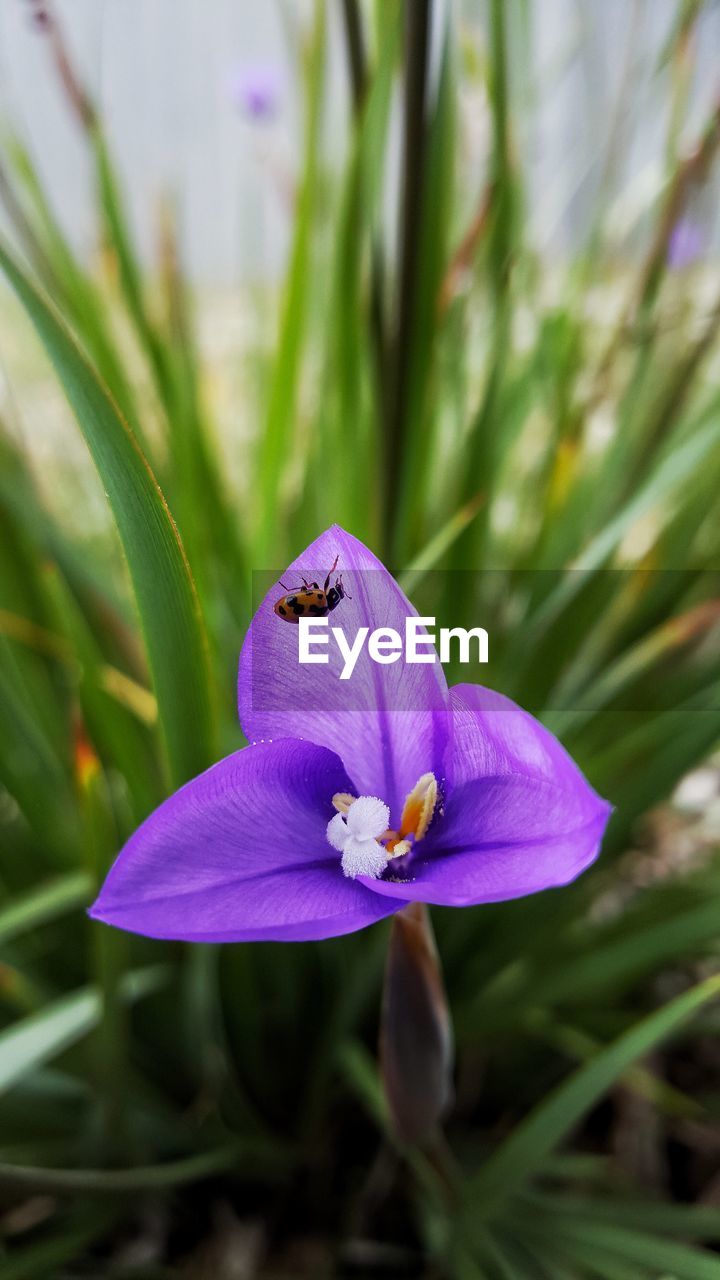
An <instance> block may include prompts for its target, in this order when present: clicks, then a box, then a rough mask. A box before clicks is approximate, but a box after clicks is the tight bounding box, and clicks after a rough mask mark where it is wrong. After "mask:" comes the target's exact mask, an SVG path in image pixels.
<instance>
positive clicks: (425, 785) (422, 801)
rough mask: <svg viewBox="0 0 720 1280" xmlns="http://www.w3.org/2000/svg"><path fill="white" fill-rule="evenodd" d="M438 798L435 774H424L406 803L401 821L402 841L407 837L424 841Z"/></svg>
mask: <svg viewBox="0 0 720 1280" xmlns="http://www.w3.org/2000/svg"><path fill="white" fill-rule="evenodd" d="M437 797H438V785H437V781H436V779H435V774H434V773H424V774H423V776H422V778H419V779H418V781H417V782H416V783H415V786H414V787H413V789H412V791H411V792H410V795H409V796H408V798H407V800H406V801H405V807H404V809H403V812H402V819H401V821H400V835H401V837H402V839H405V837H406V836H414V838H415V840H422V838H423V836H424V835H425V833H426V832H427V829H428V827H429V826H430V823H431V822H432V816H433V814H434V812H435V805H436V804H437Z"/></svg>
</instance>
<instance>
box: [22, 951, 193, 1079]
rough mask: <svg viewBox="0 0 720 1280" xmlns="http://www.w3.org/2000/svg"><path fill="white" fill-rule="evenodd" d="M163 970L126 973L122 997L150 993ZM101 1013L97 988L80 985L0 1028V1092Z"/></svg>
mask: <svg viewBox="0 0 720 1280" xmlns="http://www.w3.org/2000/svg"><path fill="white" fill-rule="evenodd" d="M166 972H167V971H166V970H165V968H164V967H163V968H158V967H153V968H150V969H140V970H137V971H135V972H133V973H128V974H126V975H125V978H124V980H123V982H122V983H121V990H122V995H123V997H124V998H125V999H126V1000H137V999H140V998H142V997H143V996H146V995H150V994H152V992H154V991H156V990H158V988H159V987H160V986H161V985H162V984H163V982H164V980H165V977H166ZM101 1013H102V1001H101V998H100V994H99V992H98V991H97V990H96V988H94V987H83V988H82V990H80V991H74V992H72V993H71V994H70V995H66V996H61V998H60V999H59V1000H55V1001H54V1002H53V1003H52V1004H49V1005H46V1006H45V1008H44V1009H41V1010H40V1011H39V1012H38V1013H33V1014H31V1015H30V1016H29V1017H27V1018H22V1019H21V1020H20V1021H19V1022H15V1023H13V1025H12V1026H10V1027H7V1028H6V1029H5V1030H4V1031H2V1032H0V1093H2V1092H3V1091H4V1090H5V1089H11V1088H12V1087H13V1085H15V1084H17V1083H18V1082H19V1081H20V1080H22V1079H23V1078H24V1077H25V1076H26V1075H27V1074H28V1072H30V1071H33V1070H34V1069H35V1068H36V1067H39V1066H42V1065H43V1064H44V1063H46V1062H49V1061H50V1059H51V1058H54V1057H55V1056H56V1055H57V1054H59V1053H62V1052H63V1051H64V1050H65V1049H68V1048H69V1047H70V1045H72V1044H75V1043H76V1042H77V1041H78V1040H80V1039H82V1037H83V1036H85V1035H87V1034H88V1032H89V1031H92V1029H93V1028H94V1027H96V1026H97V1024H98V1022H99V1020H100V1016H101Z"/></svg>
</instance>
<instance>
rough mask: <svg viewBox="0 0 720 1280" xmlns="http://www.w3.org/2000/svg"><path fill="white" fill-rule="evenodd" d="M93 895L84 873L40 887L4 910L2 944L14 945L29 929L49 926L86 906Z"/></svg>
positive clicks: (0, 914) (0, 916) (0, 930)
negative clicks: (60, 917) (16, 939)
mask: <svg viewBox="0 0 720 1280" xmlns="http://www.w3.org/2000/svg"><path fill="white" fill-rule="evenodd" d="M91 892H92V881H91V878H90V876H89V875H88V874H87V873H86V872H84V871H78V872H73V873H72V874H70V875H66V876H62V877H60V878H58V879H57V880H51V881H50V883H49V884H41V885H39V886H38V888H37V889H33V890H31V892H30V893H27V894H25V895H24V896H23V897H22V898H20V899H18V900H16V901H14V902H10V903H8V905H7V906H6V907H4V909H3V910H2V911H0V944H4V943H6V942H10V941H11V939H12V938H16V937H17V936H18V935H19V934H21V933H25V932H27V930H29V929H37V928H39V927H40V926H41V925H44V924H48V923H49V922H50V921H51V920H56V919H57V917H58V916H62V915H64V914H65V912H67V911H75V910H77V909H78V908H79V907H84V906H85V905H86V903H87V902H89V900H90V894H91Z"/></svg>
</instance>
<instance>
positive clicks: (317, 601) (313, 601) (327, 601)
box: [273, 556, 352, 623]
mask: <svg viewBox="0 0 720 1280" xmlns="http://www.w3.org/2000/svg"><path fill="white" fill-rule="evenodd" d="M339 559H340V557H339V556H336V557H335V563H334V564H333V566H332V568H331V569H330V570H329V571H328V575H327V577H326V579H325V582H324V583H323V586H322V587H320V585H319V584H318V583H317V582H307V581H306V579H305V578H303V579H302V586H301V587H298V588H297V590H296V591H291V592H289V593H288V595H286V596H281V597H280V599H279V600H278V601H277V603H276V604H275V605H274V606H273V608H274V612H275V613H276V614H277V616H278V618H282V620H283V622H295V623H297V621H298V620H299V619H300V618H326V617H327V615H328V614H329V613H332V611H333V609H337V607H338V605H339V603H340V601H341V600H344V599H345V598H346V597H347V599H348V600H351V599H352V596H348V595H347V593H346V591H345V588H344V587H343V580H342V574H341V575H340V576H339V577H337V578H336V579H335V585H334V586H333V587H331V586H330V578H331V577H332V575H333V573H334V572H335V569H336V568H337V562H338V560H339ZM280 586H281V587H284V586H285V583H284V582H282V581H281V583H280Z"/></svg>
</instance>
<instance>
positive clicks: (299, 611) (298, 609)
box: [288, 600, 304, 618]
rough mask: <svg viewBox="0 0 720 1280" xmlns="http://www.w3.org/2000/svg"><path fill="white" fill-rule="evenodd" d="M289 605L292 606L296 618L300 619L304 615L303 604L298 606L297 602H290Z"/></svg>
mask: <svg viewBox="0 0 720 1280" xmlns="http://www.w3.org/2000/svg"><path fill="white" fill-rule="evenodd" d="M288 604H291V605H292V611H293V613H294V614H295V617H296V618H299V617H300V615H301V614H302V613H304V606H303V605H301V604H298V602H297V600H288Z"/></svg>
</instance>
